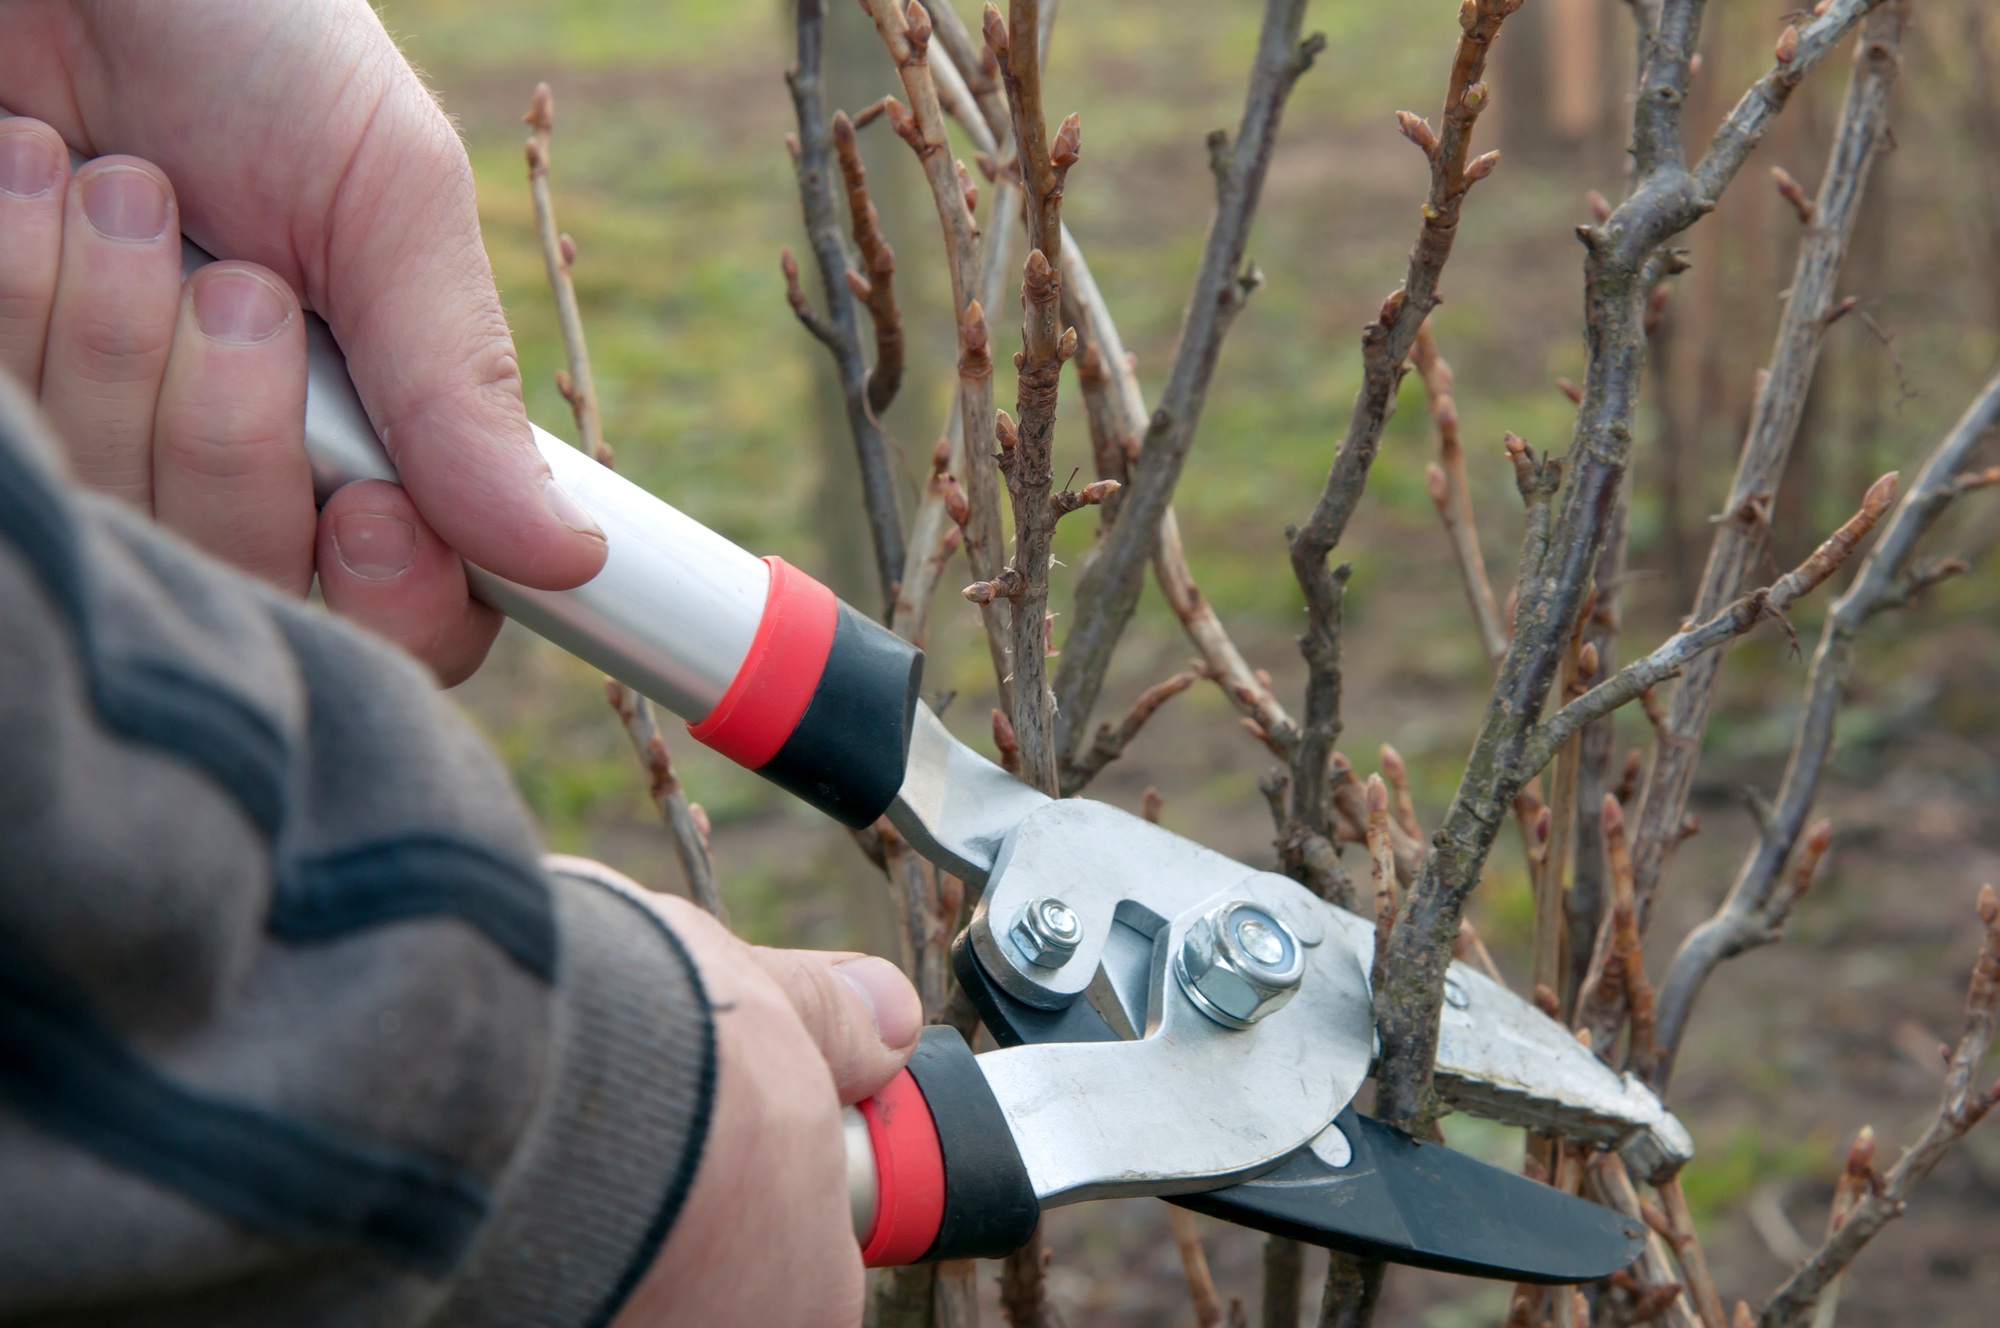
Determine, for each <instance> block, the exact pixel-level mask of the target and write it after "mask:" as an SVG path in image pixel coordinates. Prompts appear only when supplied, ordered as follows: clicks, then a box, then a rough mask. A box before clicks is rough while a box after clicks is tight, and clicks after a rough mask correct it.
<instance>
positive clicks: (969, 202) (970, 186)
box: [951, 160, 979, 212]
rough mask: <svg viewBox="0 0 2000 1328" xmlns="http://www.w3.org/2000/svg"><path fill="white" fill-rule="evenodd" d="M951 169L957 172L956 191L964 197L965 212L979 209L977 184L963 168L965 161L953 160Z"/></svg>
mask: <svg viewBox="0 0 2000 1328" xmlns="http://www.w3.org/2000/svg"><path fill="white" fill-rule="evenodd" d="M951 164H952V169H953V170H955V171H957V172H958V191H959V193H960V194H962V195H964V197H965V210H966V211H967V212H977V211H979V186H978V185H976V184H974V183H973V182H972V175H971V174H970V173H969V172H968V171H967V170H966V169H965V163H964V162H962V161H957V160H954V161H953V162H952V163H951Z"/></svg>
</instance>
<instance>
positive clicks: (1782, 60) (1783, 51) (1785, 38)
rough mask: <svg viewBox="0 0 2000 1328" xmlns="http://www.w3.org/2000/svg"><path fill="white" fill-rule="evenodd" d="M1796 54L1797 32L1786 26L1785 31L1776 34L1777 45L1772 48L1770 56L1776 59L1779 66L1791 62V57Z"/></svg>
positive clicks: (1797, 45) (1797, 44) (1797, 50)
mask: <svg viewBox="0 0 2000 1328" xmlns="http://www.w3.org/2000/svg"><path fill="white" fill-rule="evenodd" d="M1798 53H1799V30H1798V29H1797V28H1795V27H1792V26H1791V25H1790V24H1786V25H1785V30H1784V31H1783V32H1781V33H1779V34H1778V44H1777V46H1775V47H1774V48H1772V51H1771V54H1772V55H1774V56H1776V57H1777V60H1778V63H1779V64H1781V65H1788V64H1790V63H1791V62H1792V57H1793V56H1795V55H1797V54H1798Z"/></svg>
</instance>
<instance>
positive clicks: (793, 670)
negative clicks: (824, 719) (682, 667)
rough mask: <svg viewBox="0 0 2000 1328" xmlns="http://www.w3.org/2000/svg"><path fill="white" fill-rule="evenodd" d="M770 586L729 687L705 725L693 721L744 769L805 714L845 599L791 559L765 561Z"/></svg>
mask: <svg viewBox="0 0 2000 1328" xmlns="http://www.w3.org/2000/svg"><path fill="white" fill-rule="evenodd" d="M764 562H765V564H766V565H767V566H768V567H769V568H770V569H771V585H770V589H769V590H767V591H766V592H765V594H764V616H763V617H761V618H759V619H758V620H757V634H756V635H755V636H753V637H751V638H750V649H749V651H748V652H747V653H745V655H744V656H743V663H742V664H741V665H739V666H738V667H737V670H736V676H735V677H734V678H732V679H730V680H729V689H728V690H727V691H725V692H724V693H723V694H722V699H721V700H720V701H717V702H716V703H715V709H713V710H711V711H709V712H708V714H707V715H705V716H704V717H703V718H702V719H701V722H699V723H695V724H689V725H688V733H689V734H690V735H691V736H692V737H693V738H694V740H695V741H696V742H699V743H703V744H705V745H707V746H709V747H713V748H714V749H715V750H716V751H718V752H721V753H722V754H723V755H724V756H726V757H728V758H729V759H730V760H732V761H734V762H736V764H738V765H740V766H742V767H743V768H744V769H746V770H758V769H761V768H762V767H763V766H764V765H765V764H766V763H767V762H768V761H770V759H771V758H772V757H774V756H776V755H777V754H778V749H779V748H781V747H783V746H784V745H785V740H786V739H788V738H790V737H791V736H792V731H793V730H794V729H796V728H798V726H799V721H800V720H801V719H804V718H805V714H806V707H807V706H809V705H811V704H812V699H813V692H814V691H816V690H817V689H818V688H819V680H820V676H821V675H822V674H824V673H825V672H826V661H827V656H829V655H831V654H832V653H833V631H834V628H835V626H836V625H837V624H838V623H839V622H840V601H839V600H837V599H835V598H834V595H833V592H832V591H831V590H828V589H827V588H826V587H825V586H823V585H821V584H820V583H819V582H817V581H815V580H813V579H812V578H811V577H809V576H807V575H806V574H805V573H804V572H801V571H800V570H799V569H798V568H796V567H794V566H792V565H791V564H790V563H788V562H786V561H785V560H784V559H783V558H766V559H765V560H764Z"/></svg>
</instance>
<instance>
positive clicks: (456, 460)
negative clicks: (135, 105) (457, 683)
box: [316, 63, 604, 589]
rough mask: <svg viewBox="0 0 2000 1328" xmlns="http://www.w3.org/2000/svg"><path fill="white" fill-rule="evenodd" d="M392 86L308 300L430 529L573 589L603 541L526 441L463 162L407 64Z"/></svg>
mask: <svg viewBox="0 0 2000 1328" xmlns="http://www.w3.org/2000/svg"><path fill="white" fill-rule="evenodd" d="M392 77H393V86H392V88H391V89H390V91H389V93H388V95H387V96H386V97H385V99H384V101H383V103H382V106H381V109H380V110H379V112H378V119H377V123H376V125H375V126H374V128H375V130H376V132H372V133H371V134H369V135H368V136H367V138H366V139H365V140H364V142H363V145H362V147H361V150H360V151H359V152H358V153H357V154H356V157H355V160H354V161H353V163H352V164H351V165H350V166H349V168H348V170H347V172H346V174H345V176H344V177H343V178H342V184H341V190H340V193H339V195H338V196H337V197H336V198H335V200H334V202H333V206H332V212H331V218H330V222H329V224H330V232H329V243H328V255H327V267H326V280H325V286H326V289H325V292H324V298H323V299H319V300H316V303H317V304H318V306H319V307H321V308H322V309H323V311H324V312H325V314H326V318H327V321H328V323H329V324H331V326H332V328H333V332H334V336H335V337H336V338H337V339H338V340H339V342H340V344H341V346H342V347H343V348H344V350H345V351H346V354H347V367H348V371H349V373H350V374H351V375H352V377H353V379H354V384H355V387H356V389H357V390H358V391H359V392H360V394H361V399H362V401H363V402H364V403H365V404H366V406H367V407H368V411H369V414H370V415H371V416H372V417H373V419H374V421H375V423H376V426H377V429H378V431H379V432H380V433H381V435H382V442H383V446H384V447H385V448H386V449H387V450H388V453H389V456H390V458H391V459H392V460H393V461H394V462H395V463H396V468H397V471H398V473H399V474H400V476H401V477H402V482H403V484H404V486H405V487H407V488H408V489H409V491H410V495H411V496H412V497H413V498H414V499H415V500H416V503H417V507H418V509H419V510H420V511H422V512H423V514H424V517H425V519H426V520H427V521H429V522H430V524H431V528H432V529H434V530H436V531H437V533H438V534H439V535H441V536H443V537H444V540H445V542H446V543H448V544H450V545H451V547H452V548H454V549H456V550H458V551H459V552H460V553H462V554H463V555H465V556H466V557H467V558H469V559H470V560H471V561H473V562H475V563H477V564H479V565H480V566H481V567H485V568H488V569H490V570H492V571H494V572H497V573H498V574H500V575H501V576H504V577H507V578H509V579H511V580H514V581H519V582H521V583H523V584H526V585H531V586H538V587H543V588H547V589H563V588H567V587H570V586H574V585H578V584H580V583H582V582H584V581H586V580H588V579H590V578H591V577H592V576H594V575H596V573H597V570H598V568H599V567H601V566H602V565H603V562H604V535H603V532H602V531H600V530H599V529H598V527H597V524H596V523H595V522H594V521H593V520H592V519H591V518H590V515H589V514H588V513H587V512H585V511H584V510H583V508H582V507H581V506H580V505H579V504H578V503H577V502H576V500H575V499H573V498H571V497H570V496H569V495H568V494H566V493H564V492H563V491H562V489H561V488H559V487H558V486H557V485H556V484H555V483H554V481H553V480H552V479H551V478H550V476H549V472H548V466H547V464H546V463H544V462H543V460H542V458H541V454H540V453H539V452H537V451H536V450H535V446H534V442H533V440H532V438H531V436H530V434H529V431H528V424H527V416H526V414H525V413H524V411H523V408H522V404H521V375H520V368H519V365H518V364H517V362H516V360H515V357H514V343H513V339H512V337H511V336H510V335H509V333H508V331H507V322H506V318H505V317H504V316H503V315H502V313H501V311H500V299H499V295H498V294H497V292H496V291H495V289H494V285H493V272H492V268H491V267H490V266H489V265H488V263H487V259H486V250H485V247H484V245H483V244H482V242H481V240H480V235H479V213H478V207H477V200H476V198H475V196H474V192H473V183H472V171H471V167H470V165H469V163H468V161H467V159H466V155H465V149H464V147H463V146H462V145H461V144H460V142H459V140H458V137H457V135H456V134H454V133H453V132H452V129H451V126H450V124H449V123H448V122H447V121H446V120H445V118H444V114H443V112H442V111H440V110H439V109H438V107H437V104H436V103H435V102H433V101H432V100H431V98H430V97H429V95H428V94H426V93H425V92H424V90H423V88H422V86H421V85H420V84H419V83H418V82H417V80H416V75H415V74H414V73H413V72H411V71H410V70H409V68H408V66H406V65H400V63H399V65H398V67H397V70H396V72H395V73H394V74H393V76H392ZM412 180H422V181H424V185H425V187H423V188H411V187H410V182H411V181H412Z"/></svg>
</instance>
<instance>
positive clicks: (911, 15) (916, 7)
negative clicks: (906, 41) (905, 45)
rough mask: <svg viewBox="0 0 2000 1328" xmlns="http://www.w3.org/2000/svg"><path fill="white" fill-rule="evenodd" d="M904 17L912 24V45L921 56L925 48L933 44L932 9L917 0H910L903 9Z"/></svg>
mask: <svg viewBox="0 0 2000 1328" xmlns="http://www.w3.org/2000/svg"><path fill="white" fill-rule="evenodd" d="M903 18H904V20H905V21H906V22H908V24H909V25H910V26H909V33H910V46H911V47H912V48H913V51H914V53H915V54H916V55H917V56H919V57H921V56H922V55H923V54H924V50H925V48H926V47H928V46H929V45H930V44H931V15H930V11H929V10H927V9H925V8H924V7H923V6H922V5H921V4H919V3H917V0H910V4H909V7H908V8H907V9H905V10H904V11H903Z"/></svg>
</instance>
